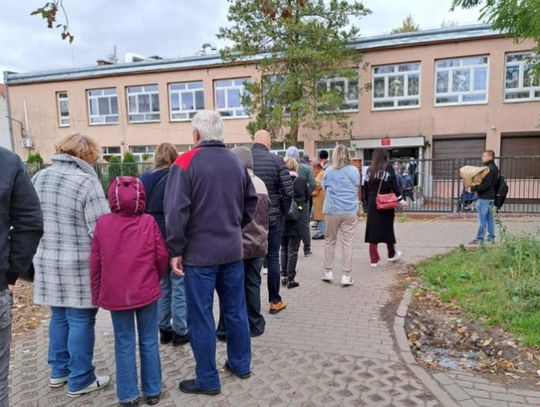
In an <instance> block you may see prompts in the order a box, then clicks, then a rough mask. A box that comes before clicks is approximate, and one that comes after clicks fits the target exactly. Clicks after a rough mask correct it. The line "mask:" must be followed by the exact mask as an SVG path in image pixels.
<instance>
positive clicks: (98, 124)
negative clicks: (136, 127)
mask: <svg viewBox="0 0 540 407" xmlns="http://www.w3.org/2000/svg"><path fill="white" fill-rule="evenodd" d="M118 124H120V122H119V121H118V122H114V123H89V125H90V126H115V125H118Z"/></svg>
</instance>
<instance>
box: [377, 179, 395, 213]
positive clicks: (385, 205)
mask: <svg viewBox="0 0 540 407" xmlns="http://www.w3.org/2000/svg"><path fill="white" fill-rule="evenodd" d="M383 181H384V174H383V177H382V178H381V182H380V183H379V189H378V190H377V197H376V204H377V210H379V211H390V210H394V209H397V208H398V206H399V201H398V199H397V195H396V194H395V193H394V192H390V193H388V194H381V187H382V183H383Z"/></svg>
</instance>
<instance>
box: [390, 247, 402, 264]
mask: <svg viewBox="0 0 540 407" xmlns="http://www.w3.org/2000/svg"><path fill="white" fill-rule="evenodd" d="M400 259H401V252H400V251H399V250H398V251H397V252H396V254H394V257H390V258H389V259H388V261H389V262H390V263H395V262H396V261H399V260H400Z"/></svg>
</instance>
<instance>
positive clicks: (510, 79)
mask: <svg viewBox="0 0 540 407" xmlns="http://www.w3.org/2000/svg"><path fill="white" fill-rule="evenodd" d="M535 62H536V61H535V60H534V56H533V54H532V53H531V52H521V53H512V54H507V55H506V68H505V82H504V100H505V101H507V102H520V101H525V100H540V76H539V75H538V74H537V73H535V70H534V64H535Z"/></svg>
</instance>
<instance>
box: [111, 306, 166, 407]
mask: <svg viewBox="0 0 540 407" xmlns="http://www.w3.org/2000/svg"><path fill="white" fill-rule="evenodd" d="M157 315H158V306H157V301H155V302H153V303H152V304H150V305H147V306H146V307H143V308H139V309H136V310H128V311H111V318H112V322H113V328H114V355H115V357H116V394H117V395H118V399H119V400H120V402H121V403H125V402H128V401H132V400H135V399H136V398H138V397H139V389H138V387H137V362H136V360H135V354H136V352H137V340H136V338H135V336H136V332H135V323H136V324H137V333H138V335H139V355H140V357H141V384H142V392H143V394H144V395H145V396H146V397H154V396H158V395H159V394H161V362H160V360H159V345H158V324H157Z"/></svg>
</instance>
